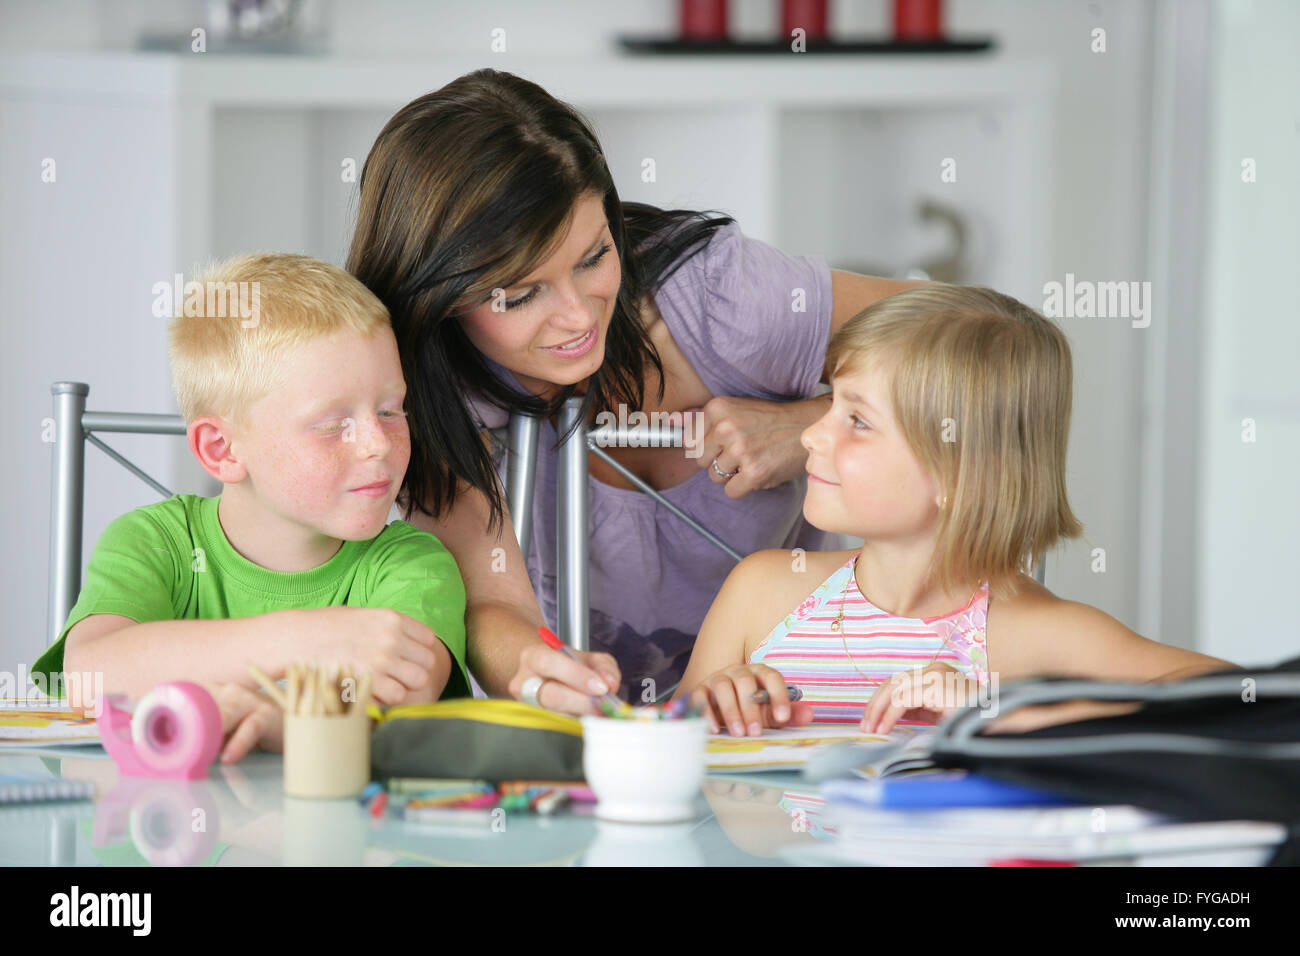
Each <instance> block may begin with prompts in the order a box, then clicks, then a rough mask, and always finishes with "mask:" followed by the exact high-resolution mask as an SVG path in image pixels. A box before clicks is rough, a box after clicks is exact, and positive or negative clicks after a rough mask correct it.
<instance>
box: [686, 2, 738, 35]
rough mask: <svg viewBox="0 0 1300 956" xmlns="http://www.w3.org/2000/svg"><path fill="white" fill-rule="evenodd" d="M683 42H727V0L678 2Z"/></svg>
mask: <svg viewBox="0 0 1300 956" xmlns="http://www.w3.org/2000/svg"><path fill="white" fill-rule="evenodd" d="M677 10H678V22H679V24H680V27H681V37H682V39H683V40H725V39H726V38H727V0H678V6H677Z"/></svg>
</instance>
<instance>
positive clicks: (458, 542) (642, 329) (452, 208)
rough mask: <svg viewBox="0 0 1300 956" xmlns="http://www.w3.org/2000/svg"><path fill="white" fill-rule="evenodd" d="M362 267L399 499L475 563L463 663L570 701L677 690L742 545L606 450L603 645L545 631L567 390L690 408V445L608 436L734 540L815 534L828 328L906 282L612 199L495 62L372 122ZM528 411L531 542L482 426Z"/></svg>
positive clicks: (597, 593)
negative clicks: (397, 367) (659, 497)
mask: <svg viewBox="0 0 1300 956" xmlns="http://www.w3.org/2000/svg"><path fill="white" fill-rule="evenodd" d="M347 267H348V269H349V270H350V271H351V272H352V273H353V274H354V275H356V276H357V277H358V278H359V279H360V280H361V281H362V282H364V283H365V284H366V285H367V286H368V287H369V288H370V289H371V290H372V291H373V292H374V293H375V294H376V295H377V296H378V297H379V298H380V299H381V300H382V301H383V302H384V303H385V304H386V305H387V306H388V309H389V311H390V312H391V314H392V323H393V331H394V332H395V334H396V336H397V342H398V346H399V348H400V350H401V354H402V363H403V369H404V372H405V375H406V381H407V389H408V392H407V412H408V415H409V419H410V430H411V443H412V447H411V463H410V466H409V468H408V470H407V473H406V480H405V483H404V485H403V489H402V493H401V495H400V496H399V497H398V502H399V504H400V506H401V507H402V509H403V513H404V515H405V516H406V518H407V520H409V521H411V522H412V523H413V524H415V525H416V526H417V527H420V528H423V529H425V530H427V531H429V532H430V533H432V534H434V535H435V536H437V537H438V538H439V540H441V541H442V543H443V544H444V545H446V547H447V548H448V549H449V550H450V551H451V552H452V554H453V555H454V556H455V557H456V560H457V563H458V564H459V566H460V570H461V574H462V576H463V577H464V579H465V587H466V592H467V609H466V628H467V636H468V658H469V665H470V669H471V670H472V672H473V673H474V675H475V677H476V678H477V680H478V681H479V682H480V683H481V685H482V686H483V687H484V689H485V690H486V691H487V692H488V693H490V694H497V695H500V694H509V695H511V696H514V697H522V698H523V699H525V700H529V701H531V702H533V703H538V704H540V705H541V706H544V707H548V708H551V709H553V710H560V711H566V712H569V713H589V712H591V710H592V702H591V696H590V695H591V694H593V693H599V692H600V688H602V686H603V685H609V686H610V687H611V688H613V689H615V690H616V692H617V691H619V690H620V689H621V692H622V694H623V696H625V697H627V698H629V699H631V700H640V699H642V697H643V695H644V693H645V690H646V689H651V690H652V692H653V693H656V694H657V695H658V696H663V695H664V694H666V693H667V692H668V691H669V690H671V688H672V686H673V685H674V684H675V683H676V682H677V681H678V680H679V679H680V677H681V674H682V671H683V670H684V669H685V666H686V663H687V661H688V659H689V657H690V652H691V648H692V645H693V643H694V640H695V635H696V633H697V632H698V629H699V625H700V622H701V621H703V619H704V615H705V613H706V612H707V611H708V609H709V605H710V603H711V602H712V600H713V598H714V596H715V595H716V594H717V592H718V590H719V589H720V587H721V585H722V582H723V581H724V580H725V578H726V576H727V574H728V573H729V572H730V570H731V568H732V567H733V562H732V560H731V559H730V558H729V557H728V556H727V555H726V554H724V553H722V552H721V551H719V550H717V549H716V548H715V547H714V546H713V545H712V544H710V543H709V542H708V541H706V540H705V539H704V538H703V537H701V536H700V535H698V534H697V533H696V532H695V531H694V530H693V529H691V528H690V527H689V526H687V525H686V524H685V523H684V522H682V521H681V520H680V519H679V518H677V517H676V516H674V515H672V514H671V512H669V511H668V510H667V509H665V508H664V507H663V506H662V505H661V504H660V503H659V502H657V501H655V500H654V499H653V498H652V497H651V496H649V495H646V494H643V493H642V492H640V491H637V490H636V489H635V486H633V485H632V484H631V483H630V482H628V481H627V480H626V479H625V478H624V477H623V476H622V475H620V474H619V473H618V472H617V471H616V470H615V469H613V468H611V467H610V466H609V465H608V464H607V463H606V462H604V461H602V460H600V459H599V458H597V457H595V456H592V457H591V459H590V474H591V481H590V483H589V484H590V490H589V500H590V508H591V512H590V525H589V531H590V543H589V553H590V569H589V597H590V605H591V617H590V640H591V647H592V651H591V652H590V653H588V654H586V655H585V657H584V661H585V664H586V666H583V665H582V664H579V663H577V662H575V661H573V660H570V659H569V658H567V657H566V656H564V655H563V654H560V653H559V652H556V651H552V650H550V649H549V648H547V647H546V646H545V645H544V644H543V643H542V642H541V641H540V640H539V639H538V637H537V628H538V626H539V625H541V624H543V623H545V621H544V620H543V615H542V608H545V610H546V615H547V618H548V619H549V620H550V621H551V622H552V623H554V619H555V610H556V594H555V590H556V575H555V553H556V552H555V538H554V534H555V530H554V523H555V522H554V517H553V516H554V509H555V500H556V482H555V463H556V449H557V446H558V441H559V438H560V436H559V435H558V434H557V433H556V431H555V420H556V416H557V414H558V412H559V410H560V408H561V407H562V405H563V404H564V402H565V400H566V399H568V398H569V397H571V396H575V395H577V396H582V397H583V399H584V402H583V414H584V415H585V420H586V421H587V422H588V424H592V423H594V420H595V417H596V415H597V414H598V413H600V412H602V411H604V412H613V413H615V414H617V410H618V409H619V407H620V406H622V407H623V411H624V412H625V413H628V412H630V411H636V410H640V411H643V412H646V413H655V412H660V413H674V412H680V413H686V414H693V413H698V414H699V416H700V418H699V422H700V427H698V428H697V429H695V430H696V431H697V432H698V435H697V436H696V437H697V439H698V444H697V445H696V446H694V447H692V448H689V449H681V448H657V447H641V448H637V447H619V448H608V449H606V451H607V452H608V453H609V454H610V456H611V457H612V458H614V459H615V460H616V461H618V462H619V463H620V464H622V465H623V466H624V467H626V468H628V469H629V470H631V471H632V472H633V473H634V474H636V475H637V476H638V477H639V478H641V479H642V480H643V481H645V482H647V483H648V484H649V485H650V486H651V487H652V488H654V489H655V490H657V491H660V492H661V493H663V494H664V495H665V497H667V498H668V499H670V500H671V501H672V502H673V503H674V504H675V505H677V506H678V507H680V508H681V509H682V510H683V511H685V512H686V513H687V514H691V515H692V516H694V517H696V518H697V519H698V520H700V521H701V522H703V523H704V524H705V525H706V526H708V527H709V528H710V529H711V530H712V531H714V532H715V533H716V534H717V535H718V537H719V538H721V539H722V540H723V541H724V542H726V543H727V544H728V545H730V546H731V547H732V548H734V549H735V550H737V551H739V552H740V553H742V554H748V553H750V552H752V551H756V550H759V549H762V548H782V549H797V548H803V549H805V550H821V549H824V548H825V547H826V545H825V544H824V542H823V535H822V532H820V531H818V530H817V529H815V528H813V527H812V526H811V525H808V524H807V523H806V522H805V521H804V520H803V517H802V507H803V498H804V487H805V475H804V462H805V459H806V457H807V452H806V450H805V449H804V448H803V447H802V445H801V444H800V441H799V437H800V434H801V433H802V431H803V429H804V428H806V427H807V426H808V425H809V424H811V423H812V422H813V421H815V420H817V419H818V418H820V417H821V416H822V415H823V414H825V412H826V409H827V408H828V407H829V401H828V399H827V398H823V397H817V396H816V395H815V393H816V392H817V391H818V389H817V385H818V383H819V382H824V381H826V375H825V371H824V366H825V354H826V347H827V343H828V341H829V338H830V335H831V334H832V333H833V332H834V331H835V330H836V329H837V328H838V327H839V326H840V325H842V324H843V323H844V322H845V321H847V320H848V319H849V318H850V317H851V316H853V315H854V314H856V313H857V312H859V311H861V310H862V309H863V308H865V307H866V306H868V305H870V304H871V303H872V302H874V301H876V300H877V299H879V298H883V297H884V296H887V295H892V294H893V293H894V292H897V291H900V290H901V289H903V288H906V287H908V286H909V285H912V284H913V283H908V282H898V281H892V280H885V279H877V278H872V277H869V276H859V275H855V274H853V273H848V272H839V271H832V270H830V269H829V268H827V266H826V263H825V261H824V260H823V259H821V258H820V257H813V256H801V257H791V256H786V255H784V254H782V253H780V252H778V251H777V250H775V249H773V248H771V247H770V246H767V245H765V244H763V243H761V242H758V241H756V240H752V239H749V238H747V237H745V236H744V235H743V234H742V233H741V232H740V230H739V228H738V227H737V225H736V224H735V222H734V221H733V220H732V219H730V218H729V217H726V216H709V215H706V214H704V213H699V212H689V211H685V210H662V209H657V208H655V207H653V206H648V205H644V204H642V203H632V202H627V203H624V202H622V201H620V200H619V198H618V193H617V191H616V190H615V188H614V182H613V179H612V178H611V176H610V172H609V168H608V166H607V165H606V162H605V157H604V154H603V152H602V151H601V148H600V145H599V143H598V142H597V141H596V138H595V135H594V134H593V133H592V131H591V129H590V127H589V125H588V124H587V123H586V121H584V119H583V118H582V117H581V116H580V115H579V114H578V113H577V111H576V110H574V109H573V108H572V107H570V106H569V105H567V104H565V103H562V102H560V101H559V100H556V99H555V98H554V97H552V96H550V95H549V94H548V93H547V92H546V91H545V90H543V89H542V88H541V87H539V86H537V85H536V84H534V83H531V82H529V81H527V80H524V79H522V78H520V77H517V76H514V75H512V74H510V73H503V72H499V71H496V70H486V69H485V70H478V71H475V72H473V73H469V74H467V75H465V76H462V77H460V78H459V79H457V80H455V81H453V82H452V83H449V84H447V85H446V86H444V87H443V88H442V89H440V90H438V91H436V92H433V93H429V94H427V95H425V96H422V97H420V98H419V99H416V100H414V101H413V102H411V103H409V104H408V105H406V106H405V107H403V108H402V109H401V110H399V111H398V112H397V113H396V114H395V115H394V116H393V117H392V118H391V119H390V120H389V121H388V123H387V125H386V126H385V127H384V129H383V130H382V131H381V132H380V134H379V137H378V139H377V140H376V141H375V144H374V146H373V147H372V149H371V151H370V155H369V156H368V157H367V158H366V162H365V166H364V168H363V170H362V175H361V197H360V207H359V210H358V215H357V228H356V233H355V236H354V238H353V242H352V247H351V250H350V252H349V256H348V263H347ZM512 411H518V412H525V413H529V414H533V415H537V416H539V417H541V418H542V419H543V420H544V425H543V431H542V434H541V440H540V441H539V449H538V465H537V479H536V486H535V487H536V493H535V510H534V520H533V536H532V545H531V548H530V554H529V555H528V556H527V560H526V561H525V557H524V555H522V554H521V552H520V549H519V545H518V542H517V540H516V538H515V536H514V534H513V532H512V530H511V527H510V524H509V522H508V521H507V520H506V517H507V516H506V513H505V504H504V501H503V495H502V491H501V485H500V483H499V475H500V474H501V473H502V469H503V468H504V463H503V461H502V460H501V458H500V456H496V457H495V458H494V455H493V454H492V452H491V450H490V444H489V442H488V441H487V440H486V435H485V432H484V429H486V428H495V427H499V426H501V425H504V424H505V423H506V421H507V420H508V417H509V414H510V412H512ZM792 560H797V553H796V555H795V557H794V558H792ZM539 598H540V600H541V606H540V607H539V604H538V599H539ZM650 682H653V683H650Z"/></svg>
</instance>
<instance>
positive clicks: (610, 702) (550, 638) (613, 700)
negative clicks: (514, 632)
mask: <svg viewBox="0 0 1300 956" xmlns="http://www.w3.org/2000/svg"><path fill="white" fill-rule="evenodd" d="M537 633H538V635H539V636H540V637H541V639H542V640H543V641H545V642H546V646H547V647H553V648H554V649H555V650H557V651H560V652H561V653H563V654H567V655H568V656H569V657H571V658H572V659H573V660H575V661H577V662H578V663H579V664H581V665H582V666H583V667H586V666H587V664H586V662H585V661H584V660H583V659H582V658H581V657H579V656H578V655H577V654H575V653H574V652H573V648H571V647H569V645H568V644H565V643H564V642H563V641H562V640H560V639H559V638H558V637H556V636H555V632H554V631H552V630H551V629H550V628H549V627H539V628H538V629H537ZM600 700H601V701H602V702H603V703H604V704H605V706H606V707H607V708H613V710H614V712H615V713H621V712H622V711H624V710H630V709H631V708H630V707H629V706H628V705H627V704H625V703H623V701H621V700H619V699H618V698H617V697H615V696H614V695H613V694H611V693H610V692H609V691H605V693H604V694H602V695H601V696H600Z"/></svg>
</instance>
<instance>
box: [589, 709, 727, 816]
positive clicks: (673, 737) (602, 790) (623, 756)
mask: <svg viewBox="0 0 1300 956" xmlns="http://www.w3.org/2000/svg"><path fill="white" fill-rule="evenodd" d="M705 740H706V730H705V725H704V718H703V717H691V718H687V719H683V720H646V721H642V720H620V719H618V718H613V717H583V718H582V741H583V745H582V768H583V772H584V773H585V774H586V777H587V785H588V786H590V787H591V789H592V792H593V793H595V794H596V800H597V803H596V816H597V817H599V818H600V819H602V820H613V821H616V822H620V823H677V822H680V821H683V820H691V819H693V818H694V817H695V806H694V804H695V797H696V795H697V794H698V793H699V791H700V784H701V783H702V782H703V780H704V744H705Z"/></svg>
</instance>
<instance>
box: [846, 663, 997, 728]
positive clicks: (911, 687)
mask: <svg viewBox="0 0 1300 956" xmlns="http://www.w3.org/2000/svg"><path fill="white" fill-rule="evenodd" d="M978 689H979V685H978V684H977V683H976V682H975V681H974V680H972V679H971V678H969V677H966V676H965V675H964V674H962V673H961V671H959V670H957V669H956V668H955V667H951V666H949V665H948V664H939V663H934V664H930V665H929V666H927V667H919V668H915V669H914V670H910V671H903V672H902V673H900V674H895V675H894V676H893V677H891V678H890V679H889V680H887V681H885V682H884V683H883V684H881V685H880V686H879V687H878V688H876V692H875V693H874V694H873V695H872V696H871V700H869V701H867V707H866V709H865V710H864V711H863V712H862V723H861V724H860V726H861V728H862V730H863V731H864V732H865V733H868V734H887V733H889V732H890V731H891V730H892V729H893V728H894V724H896V723H898V721H899V720H900V719H902V720H920V721H925V722H928V723H934V724H937V723H938V722H939V721H941V720H943V718H944V717H946V716H947V715H948V714H950V713H952V712H953V711H954V710H957V709H958V708H959V707H965V706H967V705H969V704H974V703H975V702H976V701H977V700H978V699H979V698H978V696H977V691H978Z"/></svg>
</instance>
